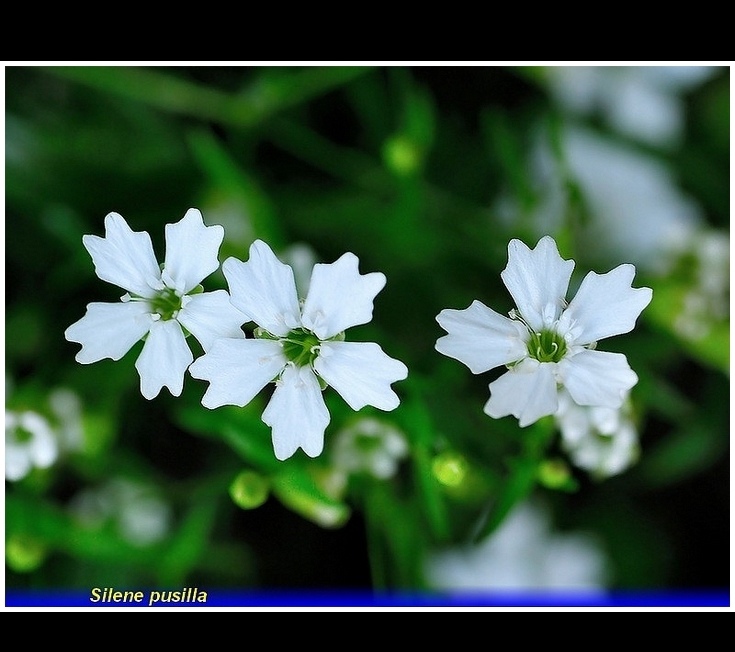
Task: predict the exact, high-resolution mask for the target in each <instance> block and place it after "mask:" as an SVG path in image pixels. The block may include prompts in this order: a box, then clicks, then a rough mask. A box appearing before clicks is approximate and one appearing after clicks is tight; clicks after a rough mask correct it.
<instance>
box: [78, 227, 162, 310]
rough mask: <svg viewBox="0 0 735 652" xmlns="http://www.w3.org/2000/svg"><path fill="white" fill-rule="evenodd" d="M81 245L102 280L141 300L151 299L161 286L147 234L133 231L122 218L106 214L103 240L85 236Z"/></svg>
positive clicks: (156, 264)
mask: <svg viewBox="0 0 735 652" xmlns="http://www.w3.org/2000/svg"><path fill="white" fill-rule="evenodd" d="M82 243H83V244H84V247H85V248H86V249H87V251H88V252H89V255H90V256H92V262H94V268H95V272H96V273H97V276H99V278H101V279H102V280H103V281H107V282H108V283H112V284H113V285H117V286H118V287H121V288H123V289H125V290H127V291H128V292H131V293H132V294H136V295H138V296H141V297H151V296H153V295H154V294H155V291H156V290H160V289H161V288H162V287H163V283H162V282H161V273H160V270H159V269H158V262H157V261H156V256H155V254H154V253H153V243H152V242H151V237H150V235H148V233H147V232H146V231H133V230H132V229H131V228H130V227H129V226H128V223H127V222H126V221H125V219H124V218H123V216H122V215H119V214H118V213H110V214H108V215H107V216H106V217H105V237H104V238H101V237H99V236H96V235H85V236H83V237H82Z"/></svg>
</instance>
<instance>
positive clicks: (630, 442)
mask: <svg viewBox="0 0 735 652" xmlns="http://www.w3.org/2000/svg"><path fill="white" fill-rule="evenodd" d="M554 418H555V419H556V422H557V424H558V426H559V430H560V431H561V445H562V448H563V449H564V450H565V451H566V452H567V454H568V455H569V457H570V458H571V460H572V462H573V463H574V465H575V466H577V467H579V468H580V469H584V470H586V471H590V472H591V473H593V474H594V475H596V476H597V477H599V478H607V477H610V476H613V475H617V474H619V473H622V472H623V471H625V470H626V469H627V468H629V467H630V466H631V465H632V464H634V463H635V462H636V461H637V459H638V454H639V443H638V431H637V430H636V428H635V425H634V424H633V420H632V419H631V416H630V413H629V410H628V405H627V403H626V404H624V405H623V407H622V408H619V409H614V408H606V407H582V406H580V405H577V404H576V403H575V402H574V401H573V400H572V397H571V396H570V395H569V393H568V392H566V391H562V392H559V411H558V412H557V413H556V415H555V416H554Z"/></svg>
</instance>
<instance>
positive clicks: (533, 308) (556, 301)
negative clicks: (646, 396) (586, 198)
mask: <svg viewBox="0 0 735 652" xmlns="http://www.w3.org/2000/svg"><path fill="white" fill-rule="evenodd" d="M573 268H574V261H572V260H564V259H563V258H562V257H561V256H560V255H559V251H558V250H557V248H556V243H555V242H554V240H553V239H552V238H550V237H549V236H545V237H543V238H541V240H539V243H538V245H537V246H536V248H535V249H529V248H528V247H527V246H526V245H525V244H523V243H522V242H521V241H520V240H511V241H510V243H509V245H508V265H507V266H506V268H505V269H504V270H503V272H502V273H501V277H502V279H503V282H504V283H505V286H506V287H507V288H508V291H509V292H510V294H511V295H512V297H513V299H514V300H515V302H516V306H517V308H518V309H517V310H512V311H511V312H510V316H511V318H510V319H509V318H507V317H504V316H503V315H500V314H498V313H497V312H495V311H494V310H492V309H490V308H488V307H487V306H485V305H484V304H482V303H481V302H479V301H474V302H473V303H472V304H471V305H470V306H469V308H466V309H464V310H451V309H446V310H442V311H441V312H440V313H439V315H437V318H436V319H437V321H438V322H439V324H440V326H441V327H442V328H444V330H446V331H447V333H448V335H445V336H443V337H441V338H439V339H438V340H437V342H436V350H437V351H439V352H440V353H443V354H444V355H446V356H449V357H450V358H455V359H457V360H459V361H460V362H462V363H464V364H465V365H467V366H468V367H469V369H470V371H472V373H475V374H479V373H483V372H485V371H488V370H490V369H493V368H494V367H498V366H501V365H508V367H509V371H508V372H507V373H505V374H503V375H502V376H500V378H498V379H497V380H495V381H493V382H492V383H490V400H489V401H488V402H487V404H486V405H485V410H484V411H485V413H486V414H488V415H489V416H491V417H494V418H499V417H503V416H507V415H509V414H512V415H513V416H515V417H517V418H518V420H519V425H520V426H522V427H523V426H527V425H529V424H531V423H533V422H535V421H537V420H538V419H540V418H541V417H544V416H548V415H551V414H554V413H556V411H557V409H558V407H559V406H558V397H557V393H558V392H557V386H558V385H561V386H563V387H565V388H566V389H567V390H568V392H569V394H570V395H571V396H572V398H573V399H574V401H575V402H576V403H577V404H579V405H593V406H601V407H610V408H618V407H620V406H621V405H622V402H623V400H624V398H625V396H626V395H627V393H628V391H629V390H630V389H631V388H632V387H633V386H634V385H635V384H636V383H637V382H638V377H637V375H636V374H635V372H633V370H632V369H631V368H630V366H629V365H628V361H627V359H626V357H625V355H623V354H621V353H608V352H603V351H595V350H594V346H595V344H596V342H597V340H600V339H603V338H606V337H611V336H613V335H619V334H622V333H627V332H629V331H631V330H632V329H633V327H634V325H635V321H636V319H637V318H638V315H640V313H641V311H642V310H643V309H644V308H645V307H646V306H647V305H648V303H649V302H650V301H651V296H652V291H651V289H650V288H635V289H634V288H632V287H631V282H632V281H633V277H634V275H635V267H633V265H627V264H625V265H620V266H618V267H616V268H615V269H613V270H612V271H610V272H608V273H607V274H596V273H595V272H590V273H589V274H587V276H586V277H585V278H584V280H583V281H582V284H581V285H580V287H579V290H578V291H577V294H576V296H575V297H574V299H573V300H572V301H571V303H569V305H567V303H566V300H565V295H566V292H567V288H568V286H569V281H570V279H571V275H572V269H573Z"/></svg>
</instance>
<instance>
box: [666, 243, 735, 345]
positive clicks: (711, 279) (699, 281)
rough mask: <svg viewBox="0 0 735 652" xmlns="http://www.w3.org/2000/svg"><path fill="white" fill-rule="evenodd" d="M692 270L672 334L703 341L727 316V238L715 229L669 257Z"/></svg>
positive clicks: (686, 244) (728, 274) (674, 263)
mask: <svg viewBox="0 0 735 652" xmlns="http://www.w3.org/2000/svg"><path fill="white" fill-rule="evenodd" d="M687 261H689V265H692V266H693V267H694V269H693V270H691V271H690V274H691V277H690V287H689V288H688V289H687V290H686V293H685V295H684V297H683V302H682V306H681V309H680V311H679V313H678V314H677V316H676V318H675V320H674V330H675V331H676V332H677V333H678V334H679V335H680V336H681V337H683V338H685V339H690V340H699V339H702V338H704V337H706V336H707V335H708V334H709V332H710V329H711V328H712V325H713V324H714V323H715V322H721V321H724V320H726V319H728V318H729V315H730V237H729V235H728V234H727V233H724V232H720V231H716V230H714V229H711V230H708V231H701V232H699V233H696V234H695V235H694V236H693V237H692V238H691V239H690V240H688V241H687V242H686V243H682V247H681V248H680V250H679V251H678V252H676V255H674V256H672V262H671V264H672V267H674V266H675V265H676V264H677V263H681V264H684V265H686V264H687Z"/></svg>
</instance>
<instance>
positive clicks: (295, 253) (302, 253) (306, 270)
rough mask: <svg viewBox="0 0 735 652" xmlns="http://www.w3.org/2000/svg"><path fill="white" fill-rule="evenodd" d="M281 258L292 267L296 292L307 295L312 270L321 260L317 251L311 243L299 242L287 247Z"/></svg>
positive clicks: (303, 295)
mask: <svg viewBox="0 0 735 652" xmlns="http://www.w3.org/2000/svg"><path fill="white" fill-rule="evenodd" d="M279 258H280V259H281V260H282V261H283V262H284V263H285V264H286V265H288V266H289V267H291V269H292V270H293V277H294V281H296V292H298V295H299V296H300V297H305V296H306V295H307V294H308V293H309V283H310V282H311V272H312V270H313V269H314V265H316V264H317V263H318V262H319V259H318V258H317V255H316V252H315V251H314V250H313V249H312V248H311V247H310V246H309V245H307V244H304V243H303V242H297V243H296V244H292V245H290V246H288V247H286V248H285V249H284V250H283V251H282V252H281V255H280V256H279Z"/></svg>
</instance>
